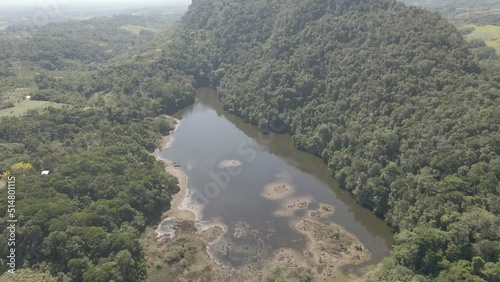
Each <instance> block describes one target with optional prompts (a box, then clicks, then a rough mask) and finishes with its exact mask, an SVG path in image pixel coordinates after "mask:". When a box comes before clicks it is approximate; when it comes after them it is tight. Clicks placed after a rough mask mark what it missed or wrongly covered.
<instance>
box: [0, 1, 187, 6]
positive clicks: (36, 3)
mask: <svg viewBox="0 0 500 282" xmlns="http://www.w3.org/2000/svg"><path fill="white" fill-rule="evenodd" d="M54 2H58V3H59V4H60V5H62V6H64V5H71V4H79V5H82V4H86V5H96V4H101V5H102V4H106V5H113V4H121V5H124V4H137V5H139V6H143V5H144V6H150V5H151V4H154V5H165V6H167V5H177V4H186V5H187V4H190V3H191V0H0V7H1V6H4V7H5V6H41V5H44V3H54Z"/></svg>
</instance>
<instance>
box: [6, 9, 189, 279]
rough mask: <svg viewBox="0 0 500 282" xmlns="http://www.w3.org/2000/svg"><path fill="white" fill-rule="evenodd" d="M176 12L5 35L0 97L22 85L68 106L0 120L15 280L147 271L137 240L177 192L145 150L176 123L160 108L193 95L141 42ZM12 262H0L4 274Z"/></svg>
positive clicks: (128, 275) (169, 108) (138, 275)
mask: <svg viewBox="0 0 500 282" xmlns="http://www.w3.org/2000/svg"><path fill="white" fill-rule="evenodd" d="M175 19H176V17H175V16H172V17H170V18H158V17H156V16H145V15H140V16H131V15H123V16H117V17H114V18H99V19H93V20H86V21H70V22H66V23H58V24H50V25H47V26H44V27H42V28H40V29H33V28H32V27H27V26H12V27H9V28H8V29H6V30H4V31H1V35H2V36H1V37H0V50H1V51H2V53H1V55H0V64H1V65H2V69H1V70H2V71H1V72H0V104H2V101H9V100H12V99H14V100H16V99H23V97H19V95H20V94H19V93H25V92H24V91H26V94H31V95H32V100H34V101H33V102H35V101H36V100H48V101H52V102H64V103H66V104H65V106H63V107H62V108H60V109H56V108H53V107H51V108H48V109H40V110H29V109H26V112H25V114H24V115H22V116H21V117H4V118H0V156H1V159H0V176H1V178H3V179H5V180H7V179H9V176H14V177H15V178H16V219H17V220H18V222H17V229H16V234H17V237H16V246H15V247H16V256H17V257H16V267H17V270H18V271H19V272H17V273H18V276H16V279H18V280H16V281H52V280H50V279H49V278H48V277H51V276H52V277H56V278H57V281H93V282H94V281H102V282H109V281H142V280H144V279H145V278H146V273H147V267H146V264H145V260H144V252H143V250H142V247H141V245H140V244H139V236H140V235H141V233H142V232H143V231H144V229H145V227H146V226H147V225H151V224H153V223H156V222H157V221H158V220H159V218H160V215H161V214H162V212H163V211H165V209H167V208H168V207H169V202H170V198H171V195H172V194H173V193H175V192H176V191H177V189H178V188H177V180H176V179H175V177H173V176H172V175H170V174H166V173H165V169H164V164H163V163H162V162H158V161H156V160H155V158H154V157H153V156H151V152H152V151H153V150H154V149H155V148H157V146H158V144H159V139H160V136H162V135H166V134H168V132H169V131H170V130H171V129H173V127H174V123H173V122H172V121H171V120H170V119H169V118H166V117H164V116H163V114H167V113H173V112H175V111H177V110H178V109H180V108H182V107H184V106H186V105H188V104H191V103H193V102H194V95H195V88H194V87H193V86H194V80H193V79H192V78H190V77H188V76H186V75H184V74H183V73H182V72H179V71H177V70H176V69H174V68H166V67H163V68H162V70H161V71H158V70H157V69H155V68H154V65H155V64H156V63H155V61H154V55H155V54H156V53H159V52H158V51H157V50H151V51H150V52H145V53H142V52H139V51H138V49H139V45H140V44H144V43H145V41H147V40H151V39H153V38H154V36H155V34H156V31H157V30H163V29H164V28H165V26H167V25H168V24H170V23H172V22H173V21H174V20H175ZM161 34H162V35H164V33H163V31H162V32H161ZM141 46H142V45H141ZM141 48H142V47H141ZM137 54H140V55H141V56H143V57H147V59H144V60H140V58H137V57H135V56H138V55H137ZM164 72H165V73H170V74H172V76H175V79H171V80H167V79H165V77H164V75H163V74H164ZM20 89H21V90H22V91H21V90H20ZM12 95H13V96H12ZM10 96H12V97H10ZM23 105H24V104H23ZM26 105H29V104H26ZM0 109H1V108H0ZM4 111H10V109H5V110H4ZM42 170H48V171H50V174H49V175H41V174H40V172H41V171H42ZM0 182H1V184H2V186H3V184H4V183H5V182H3V181H0ZM4 191H6V190H4ZM6 197H7V193H2V196H1V199H2V200H1V203H0V217H1V219H0V227H1V230H2V231H1V232H2V234H1V236H0V237H1V239H0V240H1V242H0V244H3V245H4V246H7V239H8V238H9V231H8V229H7V226H8V222H7V220H8V219H9V214H8V213H7V211H8V209H7V205H8V201H7V199H6ZM8 251H9V250H8V249H7V248H1V249H0V255H1V256H2V257H4V258H5V257H7V255H8ZM21 268H22V269H23V270H20V269H21ZM7 269H8V265H6V260H1V264H0V272H1V273H4V272H5V271H7ZM25 269H28V270H25ZM11 279H12V276H9V275H8V274H6V275H4V276H2V277H0V281H12V280H11Z"/></svg>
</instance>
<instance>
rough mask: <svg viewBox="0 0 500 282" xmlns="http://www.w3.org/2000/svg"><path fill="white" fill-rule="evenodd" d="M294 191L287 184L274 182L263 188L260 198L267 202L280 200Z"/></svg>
mask: <svg viewBox="0 0 500 282" xmlns="http://www.w3.org/2000/svg"><path fill="white" fill-rule="evenodd" d="M294 191H295V189H294V188H293V186H292V185H290V184H289V183H285V182H282V183H280V182H274V183H271V184H268V185H266V186H264V189H263V190H262V193H261V196H262V197H264V198H266V199H268V200H281V199H284V198H285V197H286V196H288V195H289V194H291V193H293V192H294Z"/></svg>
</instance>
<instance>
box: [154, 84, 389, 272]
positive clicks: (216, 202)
mask: <svg viewBox="0 0 500 282" xmlns="http://www.w3.org/2000/svg"><path fill="white" fill-rule="evenodd" d="M176 117H177V118H179V119H181V123H180V126H179V127H178V129H177V131H176V132H175V133H173V135H172V136H173V139H174V141H173V142H172V143H171V146H170V147H169V148H166V149H163V151H162V152H161V153H160V157H162V158H164V159H168V160H170V161H173V162H176V163H177V164H179V165H180V168H181V169H182V170H183V171H184V172H185V173H186V175H187V176H188V178H189V182H188V188H189V189H190V190H191V191H195V193H194V198H195V199H197V200H198V201H199V202H202V203H203V204H204V208H203V213H202V220H204V221H213V220H214V219H215V220H217V221H219V222H222V223H223V224H225V225H226V226H227V229H228V232H227V233H226V234H225V235H224V237H223V240H220V241H219V242H218V243H216V244H214V245H213V246H211V247H210V252H211V254H212V255H213V256H214V257H215V258H216V259H217V260H218V261H219V262H222V263H226V264H230V265H232V266H236V267H237V266H241V265H245V264H247V263H255V262H258V261H259V260H262V259H265V258H267V257H269V256H270V255H271V254H272V253H273V252H274V251H276V250H278V249H280V248H293V249H296V250H302V249H303V248H304V246H305V240H306V238H305V236H304V235H303V234H301V233H298V232H296V231H294V230H293V228H291V227H290V218H279V217H276V216H275V215H274V214H273V212H275V211H276V210H277V209H279V208H280V205H281V204H280V202H277V201H271V200H268V199H265V198H263V197H262V195H261V193H262V189H263V187H264V186H265V185H267V184H269V183H272V182H276V181H279V182H283V181H286V182H288V183H290V184H291V185H293V186H294V187H295V189H296V191H295V192H294V194H293V197H301V196H307V197H310V198H312V202H313V203H312V204H311V205H310V206H309V209H317V208H318V207H319V203H326V204H330V205H333V206H334V207H335V213H334V215H332V216H330V217H328V218H326V219H323V221H324V222H332V223H336V224H339V225H341V226H343V227H344V228H345V229H346V230H347V231H349V232H351V233H352V234H354V235H356V236H357V237H358V238H359V240H360V241H361V243H363V244H364V245H365V247H367V248H368V249H369V250H370V252H371V253H372V255H373V256H372V259H371V260H370V261H368V262H366V263H364V264H363V265H367V264H371V263H377V262H380V261H381V260H382V259H383V258H384V257H386V256H388V255H389V252H390V248H391V246H392V244H393V235H392V233H391V231H390V229H389V228H388V227H387V226H386V224H385V223H384V221H382V220H381V219H379V218H377V217H376V216H375V215H374V214H372V213H371V212H370V211H369V210H367V209H365V208H363V207H361V206H360V205H358V204H357V203H356V202H355V201H354V200H353V199H352V198H351V197H350V196H349V195H348V193H346V192H345V191H344V190H342V189H341V188H339V187H338V184H337V183H336V182H335V180H334V179H333V178H332V177H331V174H330V172H329V171H328V168H327V166H326V165H325V164H324V163H323V162H322V160H321V159H319V158H317V157H315V156H313V155H311V154H308V153H305V152H302V151H299V150H297V149H296V148H295V147H294V146H293V144H292V140H291V137H290V136H288V135H280V134H271V135H267V136H266V135H263V134H261V133H260V132H259V130H258V129H257V128H256V127H255V126H252V125H250V124H248V123H245V122H244V121H242V120H241V119H239V118H238V117H235V116H233V115H230V114H228V113H225V112H224V111H223V110H222V108H221V106H220V103H219V100H218V98H217V94H216V93H215V91H213V90H209V89H202V90H200V91H199V98H198V101H197V102H196V103H195V104H194V105H193V106H191V107H189V108H187V109H185V110H182V111H181V112H179V113H178V114H177V116H176ZM224 160H238V161H240V162H241V164H242V165H241V167H239V168H233V169H232V170H228V169H225V168H220V167H219V164H220V162H221V161H224ZM232 172H234V173H232ZM303 214H304V212H297V214H296V215H297V216H303Z"/></svg>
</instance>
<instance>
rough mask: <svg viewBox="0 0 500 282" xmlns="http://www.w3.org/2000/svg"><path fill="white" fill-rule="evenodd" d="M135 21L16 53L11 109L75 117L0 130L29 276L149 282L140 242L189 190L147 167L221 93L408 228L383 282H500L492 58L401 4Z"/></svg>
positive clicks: (223, 5) (101, 23)
mask: <svg viewBox="0 0 500 282" xmlns="http://www.w3.org/2000/svg"><path fill="white" fill-rule="evenodd" d="M120 21H121V19H117V21H116V22H115V23H111V22H108V21H106V20H100V19H96V20H92V21H88V22H84V23H86V24H85V25H81V24H77V23H67V24H57V25H49V26H47V27H46V29H45V28H44V29H42V30H40V31H37V32H36V33H33V32H30V31H28V33H25V32H24V31H26V30H23V29H22V28H17V27H16V28H14V27H13V28H12V29H11V31H12V32H13V33H14V34H16V33H17V34H18V35H19V36H16V40H14V41H12V40H8V41H1V40H0V46H1V50H2V54H1V55H0V66H2V67H1V69H0V89H1V90H2V92H3V91H6V90H8V89H11V88H15V87H28V88H30V89H31V88H32V89H33V91H34V92H33V93H34V99H39V100H48V101H53V102H64V103H66V104H69V105H70V106H67V107H63V108H62V109H49V110H44V111H29V112H28V114H27V115H26V116H24V117H20V118H15V117H11V118H4V119H1V120H0V152H1V153H2V160H1V163H0V173H2V174H4V175H5V173H10V174H13V175H17V176H20V177H19V183H18V186H19V187H20V190H19V191H18V196H19V199H18V204H19V212H18V213H19V234H20V235H19V238H18V239H19V244H20V245H19V250H20V257H19V262H20V265H19V266H20V267H24V268H32V269H34V270H36V271H38V272H48V273H50V274H51V275H53V276H58V277H59V278H60V279H61V280H62V281H64V279H66V280H73V281H139V280H142V279H144V278H145V271H146V267H145V265H144V259H143V252H142V250H141V248H140V246H139V245H138V243H137V238H138V235H139V234H140V232H141V231H142V230H143V229H144V226H145V225H146V224H148V223H151V222H154V220H155V218H156V219H157V216H158V214H159V213H160V212H161V211H162V210H164V209H165V208H166V207H167V206H168V201H169V197H170V196H169V195H170V194H171V192H173V191H174V190H175V186H176V181H175V179H173V178H172V177H171V176H169V175H165V174H164V173H163V166H162V165H161V164H159V163H157V162H155V160H154V158H152V157H151V156H150V155H149V154H148V151H151V150H153V149H154V148H155V146H156V145H157V144H156V141H157V140H158V137H159V136H160V134H165V133H166V132H168V130H169V129H170V128H171V127H172V123H171V122H169V121H168V120H165V119H164V118H162V117H161V116H160V115H162V114H169V113H173V112H175V111H176V110H177V109H179V108H182V107H184V106H186V105H189V104H191V103H193V102H194V100H195V98H194V96H195V95H194V93H195V91H194V89H195V87H197V86H212V87H216V88H217V89H218V91H219V93H220V97H221V100H222V103H223V105H224V108H225V109H226V110H227V111H229V112H231V113H234V114H236V115H238V116H240V117H242V118H243V119H245V120H247V121H249V122H251V123H253V124H255V125H258V126H259V127H260V128H261V129H262V130H263V131H268V130H269V127H270V126H269V125H270V124H273V123H275V122H280V123H283V124H285V125H286V126H287V130H288V132H289V133H290V134H292V135H293V140H294V143H295V145H296V146H297V147H298V148H300V149H302V150H305V151H308V152H310V153H312V154H315V155H317V156H320V157H321V158H323V160H324V161H325V163H327V164H328V165H329V168H330V169H331V171H332V176H334V177H335V178H336V179H338V181H339V182H340V183H341V184H342V186H343V187H345V189H347V190H348V191H349V192H351V193H352V195H353V196H354V197H355V198H356V199H357V200H358V201H359V202H360V203H361V204H363V205H365V206H366V207H368V208H370V209H372V210H373V211H374V212H375V213H376V214H378V215H379V216H381V217H384V218H385V219H386V221H387V223H388V224H389V225H391V226H392V227H394V229H395V230H396V231H397V235H396V239H397V245H396V246H395V248H394V251H393V254H392V257H391V258H390V259H389V260H388V261H387V262H386V263H385V264H384V265H382V266H381V267H379V268H378V269H377V271H375V272H374V273H372V274H370V276H368V277H367V279H368V280H370V281H431V280H437V281H500V280H499V277H500V263H499V262H498V261H499V256H500V228H499V226H500V222H499V221H500V219H499V216H498V215H499V211H500V204H499V203H500V201H499V195H500V193H499V192H500V184H499V179H500V156H499V155H500V133H499V132H500V128H499V126H500V114H499V113H500V104H499V101H500V99H499V96H500V77H499V76H498V70H499V68H498V65H499V62H498V56H497V54H496V53H495V51H494V49H493V50H492V49H491V48H487V47H486V46H485V45H484V42H481V41H471V42H466V41H465V39H464V38H463V36H462V33H461V32H460V31H459V30H458V29H457V28H456V27H454V26H453V25H451V24H450V23H448V21H447V20H445V19H444V18H443V17H442V16H440V15H438V14H437V13H432V12H428V11H425V10H422V9H420V8H415V7H407V6H405V5H404V4H402V3H400V2H397V1H394V0H300V1H299V0H213V1H208V0H199V1H194V3H193V4H192V5H191V7H190V9H189V11H188V12H187V14H186V15H185V16H184V17H183V18H182V20H181V22H180V23H178V24H176V26H175V27H174V28H173V29H172V30H169V31H161V32H156V33H154V34H153V33H151V32H150V31H151V30H149V29H148V28H152V29H156V27H155V26H154V25H155V23H154V22H152V23H151V21H149V22H150V23H151V26H145V24H144V22H141V24H140V26H143V27H144V26H145V27H146V29H140V31H139V32H137V33H134V32H133V31H137V30H138V29H137V28H136V26H137V25H139V24H138V23H137V22H134V21H136V18H133V19H132V18H131V19H123V22H120ZM134 26H135V28H134ZM122 27H123V28H122ZM67 30H79V31H81V32H79V33H71V32H64V31H67ZM124 32H125V33H124ZM22 34H29V35H31V36H25V37H23V36H22ZM78 34H80V35H78ZM125 34H127V36H125ZM6 35H8V34H5V33H4V36H6ZM103 35H105V36H103ZM37 36H41V38H45V37H48V38H50V40H46V41H43V40H42V42H39V41H37V40H34V39H36V38H37ZM38 38H40V37H38ZM146 39H150V41H149V42H148V43H144V41H145V40H146ZM18 40H21V41H18ZM138 42H139V43H141V44H138ZM12 44H16V45H15V46H20V48H11V47H12V46H13V45H12ZM101 44H104V45H105V46H102V45H101ZM141 46H142V47H141ZM129 47H133V48H132V49H133V50H132V51H131V50H129V49H130V48H129ZM110 49H111V50H112V52H111V54H110V52H109V50H110ZM116 53H117V54H118V55H117V54H116ZM485 61H488V64H485V63H484V62H485ZM61 77H63V79H61ZM20 85H23V86H20ZM0 98H1V97H0ZM159 116H160V117H159ZM42 169H50V170H51V171H52V173H51V175H50V179H51V180H50V181H49V182H47V181H44V178H43V177H44V176H41V175H39V172H40V171H41V170H42ZM96 172H99V174H101V175H102V177H99V178H98V179H96V178H95V177H93V176H94V175H95V174H96ZM27 183H29V185H27ZM33 195H36V197H33ZM5 203H6V201H3V200H2V203H1V205H0V215H1V216H2V218H3V219H2V220H1V221H0V227H2V229H1V230H5V228H3V227H5V225H6V224H7V222H6V214H5V211H6V207H5V205H6V204H5ZM48 203H57V205H56V207H54V206H53V205H49V204H48ZM5 235H6V234H3V235H2V238H7V237H6V236H5ZM102 238H105V239H104V240H102ZM4 243H5V242H4ZM2 244H3V243H2ZM5 252H6V250H0V255H1V256H3V257H5V256H6V253H5ZM1 270H2V271H5V270H6V266H5V265H2V266H1ZM28 274H30V273H28ZM28 274H27V275H28ZM43 275H44V274H43Z"/></svg>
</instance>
